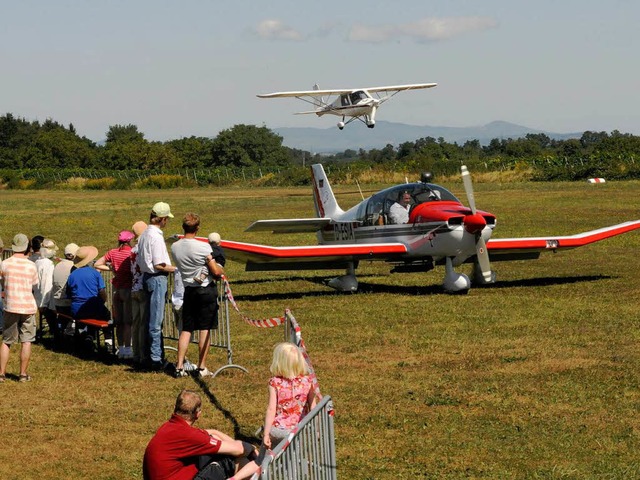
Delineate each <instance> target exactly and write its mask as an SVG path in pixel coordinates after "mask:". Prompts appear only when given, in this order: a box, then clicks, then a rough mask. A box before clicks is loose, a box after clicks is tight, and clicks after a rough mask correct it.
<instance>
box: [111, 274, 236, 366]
mask: <svg viewBox="0 0 640 480" xmlns="http://www.w3.org/2000/svg"><path fill="white" fill-rule="evenodd" d="M100 273H101V274H102V277H103V278H104V281H105V286H106V290H107V307H108V308H109V310H110V311H111V312H113V302H112V300H113V299H112V286H111V279H112V277H113V273H112V272H105V271H102V272H100ZM173 281H174V275H173V274H169V276H168V286H167V298H166V301H165V305H164V322H163V324H162V337H163V339H164V340H165V346H164V348H165V350H169V351H174V352H176V351H177V341H178V337H179V336H180V327H181V325H180V315H179V314H177V313H176V312H175V311H174V308H173V304H172V303H171V292H173ZM217 288H218V306H219V308H218V328H217V329H214V330H211V339H210V343H209V345H210V346H211V347H214V348H218V349H221V350H224V351H225V353H226V357H227V358H226V361H227V363H226V364H225V365H223V366H221V367H220V368H218V369H217V370H216V371H215V372H213V374H212V376H214V377H215V376H216V375H217V374H218V373H220V372H221V371H223V370H225V369H227V368H237V369H239V370H242V371H243V372H245V373H247V369H246V368H244V367H242V366H240V365H236V364H234V363H233V350H232V349H231V329H230V324H229V299H228V298H227V293H226V291H225V289H224V288H223V286H222V282H220V281H218V285H217ZM166 340H170V341H171V342H167V341H166ZM191 343H195V344H197V343H198V332H194V333H193V335H192V336H191ZM194 368H195V366H194Z"/></svg>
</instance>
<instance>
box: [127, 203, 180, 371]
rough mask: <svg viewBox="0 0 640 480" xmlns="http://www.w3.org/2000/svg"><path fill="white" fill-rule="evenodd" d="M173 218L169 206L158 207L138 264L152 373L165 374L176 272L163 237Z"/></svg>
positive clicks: (144, 234) (141, 241) (140, 243)
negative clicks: (171, 280)
mask: <svg viewBox="0 0 640 480" xmlns="http://www.w3.org/2000/svg"><path fill="white" fill-rule="evenodd" d="M169 218H173V214H172V213H171V209H170V208H169V205H168V204H166V203H164V202H158V203H156V204H155V205H154V206H153V208H152V209H151V215H150V216H149V226H148V227H147V228H146V230H145V231H144V232H142V234H141V235H140V238H139V239H138V256H137V258H136V262H137V264H138V266H139V267H140V271H141V272H142V274H143V277H142V281H143V284H144V289H145V291H146V292H147V299H148V303H147V305H148V308H147V315H148V319H149V321H148V325H149V350H150V351H149V358H150V360H151V364H150V367H151V369H152V370H162V369H163V367H164V351H163V345H162V322H163V321H164V305H165V297H166V294H167V284H168V282H167V276H168V275H169V273H171V272H173V271H174V270H175V267H174V266H173V265H171V259H170V258H169V252H168V250H167V245H166V244H165V242H164V236H163V234H162V229H163V228H164V227H166V226H167V222H168V220H169Z"/></svg>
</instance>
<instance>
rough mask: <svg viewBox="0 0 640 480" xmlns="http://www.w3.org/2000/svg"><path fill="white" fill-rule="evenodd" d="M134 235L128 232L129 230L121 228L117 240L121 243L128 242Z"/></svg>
mask: <svg viewBox="0 0 640 480" xmlns="http://www.w3.org/2000/svg"><path fill="white" fill-rule="evenodd" d="M134 237H135V235H134V234H133V233H132V232H130V231H129V230H122V231H121V232H120V233H119V234H118V241H119V242H121V243H127V242H130V241H131V240H133V238H134Z"/></svg>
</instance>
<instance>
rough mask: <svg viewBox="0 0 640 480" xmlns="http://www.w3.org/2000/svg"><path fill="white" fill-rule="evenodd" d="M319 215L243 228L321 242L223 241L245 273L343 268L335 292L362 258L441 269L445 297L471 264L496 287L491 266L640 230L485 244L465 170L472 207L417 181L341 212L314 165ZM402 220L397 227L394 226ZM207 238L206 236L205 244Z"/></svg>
mask: <svg viewBox="0 0 640 480" xmlns="http://www.w3.org/2000/svg"><path fill="white" fill-rule="evenodd" d="M311 172H312V176H313V198H314V201H315V206H316V213H317V218H297V219H282V220H258V221H256V222H254V223H253V224H251V225H250V226H249V227H248V228H247V230H252V231H259V230H263V231H264V230H266V231H272V232H274V233H291V232H317V238H318V243H319V244H318V245H313V246H311V245H309V246H291V247H272V246H268V245H256V244H250V243H242V242H235V241H230V240H223V241H222V243H221V246H222V247H223V248H224V249H225V252H226V255H227V257H228V258H230V259H231V260H236V261H239V262H243V263H245V264H246V269H247V270H248V271H270V270H320V269H343V268H344V269H346V274H345V275H343V276H341V277H338V278H334V279H332V280H331V281H330V282H329V283H328V285H329V286H330V287H333V288H335V289H336V290H340V291H352V292H353V291H356V290H357V288H358V281H357V279H356V276H355V269H356V268H357V266H358V263H359V261H360V260H379V261H385V262H387V263H389V264H391V265H392V266H393V268H392V270H391V272H392V273H395V272H417V271H422V272H426V271H429V270H431V269H433V268H434V265H442V264H444V266H445V276H444V280H443V287H444V289H445V291H447V292H466V291H468V290H469V288H470V287H471V281H470V279H469V277H468V276H467V275H465V274H463V273H457V272H455V271H454V267H455V266H459V265H461V264H463V263H466V262H473V263H474V273H473V279H474V282H476V283H479V284H489V283H494V282H495V273H494V272H493V271H492V270H491V265H490V260H491V261H500V260H530V259H536V258H538V257H539V256H540V253H541V252H556V251H558V250H568V249H572V248H576V247H581V246H583V245H587V244H590V243H593V242H598V241H600V240H604V239H606V238H609V237H613V236H615V235H620V234H623V233H627V232H630V231H632V230H636V229H639V228H640V220H634V221H629V222H625V223H620V224H618V225H613V226H610V227H605V228H600V229H597V230H591V231H588V232H584V233H579V234H576V235H571V236H553V237H529V238H501V239H490V237H491V234H492V233H493V229H494V228H495V225H496V217H495V215H493V214H491V213H488V212H483V211H480V210H476V206H475V200H474V195H473V187H472V184H471V177H470V175H469V172H468V170H467V168H466V167H465V166H463V167H462V179H463V183H464V187H465V191H466V195H467V200H468V203H469V207H465V206H464V205H463V204H462V203H461V202H460V201H459V200H458V199H457V198H456V197H455V196H454V195H453V194H452V193H451V192H449V191H448V190H447V189H445V188H444V187H441V186H439V185H436V184H433V183H429V179H430V175H428V174H425V175H423V178H422V180H421V181H420V182H415V183H406V184H400V185H397V186H394V187H390V188H387V189H385V190H382V191H380V192H378V193H376V194H375V195H373V196H371V197H369V198H367V199H365V200H363V201H362V202H360V203H359V204H358V205H356V206H354V207H352V208H350V209H349V210H347V211H346V212H345V211H343V210H342V209H341V208H340V207H339V206H338V203H337V201H336V198H335V196H334V194H333V190H332V189H331V186H330V185H329V180H328V178H327V176H326V175H325V172H324V169H323V167H322V165H320V164H316V165H312V166H311ZM407 196H408V197H409V205H406V206H405V210H407V206H408V211H406V213H405V215H406V217H405V218H404V219H401V220H398V218H397V217H396V216H395V213H396V211H397V210H398V206H397V205H398V202H399V201H400V202H402V201H403V200H406V199H407ZM398 221H400V222H401V223H395V222H398ZM202 240H203V241H206V239H202Z"/></svg>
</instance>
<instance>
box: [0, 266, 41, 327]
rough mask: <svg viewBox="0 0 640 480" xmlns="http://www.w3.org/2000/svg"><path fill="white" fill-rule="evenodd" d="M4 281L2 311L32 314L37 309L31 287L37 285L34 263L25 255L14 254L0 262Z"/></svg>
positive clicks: (0, 273)
mask: <svg viewBox="0 0 640 480" xmlns="http://www.w3.org/2000/svg"><path fill="white" fill-rule="evenodd" d="M0 277H2V281H3V282H4V295H5V297H4V311H5V312H11V313H20V314H26V315H32V314H34V313H36V312H37V311H38V307H37V305H36V299H35V298H34V296H33V291H32V289H33V287H34V286H37V285H38V272H37V270H36V265H35V264H34V263H33V262H32V261H30V260H29V259H28V258H27V257H25V256H24V255H20V254H14V255H13V256H12V257H9V258H7V259H6V260H4V261H3V262H2V264H0Z"/></svg>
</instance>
